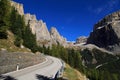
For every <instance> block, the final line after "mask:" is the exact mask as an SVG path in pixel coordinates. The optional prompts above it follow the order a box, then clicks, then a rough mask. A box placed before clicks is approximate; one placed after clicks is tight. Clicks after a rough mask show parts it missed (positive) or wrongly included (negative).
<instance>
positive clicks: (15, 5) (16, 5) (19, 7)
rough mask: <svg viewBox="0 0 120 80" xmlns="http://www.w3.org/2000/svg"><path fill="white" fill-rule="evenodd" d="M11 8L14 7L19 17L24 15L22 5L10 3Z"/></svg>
mask: <svg viewBox="0 0 120 80" xmlns="http://www.w3.org/2000/svg"><path fill="white" fill-rule="evenodd" d="M11 6H14V7H15V9H16V10H17V11H18V13H19V14H20V15H24V9H23V4H20V3H16V2H14V1H11Z"/></svg>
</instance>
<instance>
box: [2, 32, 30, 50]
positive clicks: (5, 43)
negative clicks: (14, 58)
mask: <svg viewBox="0 0 120 80" xmlns="http://www.w3.org/2000/svg"><path fill="white" fill-rule="evenodd" d="M7 33H8V39H0V50H1V49H7V50H8V51H10V52H16V51H17V52H30V50H29V49H27V48H19V47H16V46H15V45H14V40H15V39H14V35H13V34H12V33H11V32H10V31H7Z"/></svg>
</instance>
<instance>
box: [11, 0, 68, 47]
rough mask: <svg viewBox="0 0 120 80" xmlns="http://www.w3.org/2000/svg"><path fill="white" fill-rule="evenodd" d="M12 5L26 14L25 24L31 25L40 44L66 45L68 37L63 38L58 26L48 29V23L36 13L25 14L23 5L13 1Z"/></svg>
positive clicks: (21, 13) (20, 12) (19, 11)
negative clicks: (37, 16) (37, 17)
mask: <svg viewBox="0 0 120 80" xmlns="http://www.w3.org/2000/svg"><path fill="white" fill-rule="evenodd" d="M11 5H12V6H14V7H15V9H16V10H17V11H18V13H19V14H20V15H24V18H25V24H26V25H28V23H29V25H30V28H31V31H32V33H33V34H35V35H36V41H37V43H38V45H40V46H42V45H45V46H51V45H52V44H56V45H57V44H60V45H62V46H66V45H67V42H66V39H65V38H63V37H62V36H61V35H60V34H59V32H58V31H57V29H56V28H54V27H52V28H51V30H50V32H49V31H48V28H47V25H46V23H45V22H43V21H42V20H37V19H36V16H35V15H31V14H29V13H27V14H24V9H23V5H22V4H19V3H16V2H13V1H11Z"/></svg>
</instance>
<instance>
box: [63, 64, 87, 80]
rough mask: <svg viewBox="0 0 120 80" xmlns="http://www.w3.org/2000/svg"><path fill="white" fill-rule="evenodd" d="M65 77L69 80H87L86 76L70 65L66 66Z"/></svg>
mask: <svg viewBox="0 0 120 80" xmlns="http://www.w3.org/2000/svg"><path fill="white" fill-rule="evenodd" d="M63 77H65V78H67V79H68V80H85V77H84V75H82V74H81V73H80V72H79V71H77V70H76V69H73V68H72V67H70V66H69V65H68V64H66V68H65V71H64V74H63Z"/></svg>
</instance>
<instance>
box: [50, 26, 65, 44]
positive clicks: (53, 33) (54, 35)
mask: <svg viewBox="0 0 120 80" xmlns="http://www.w3.org/2000/svg"><path fill="white" fill-rule="evenodd" d="M50 35H51V38H52V40H53V41H54V43H59V44H60V45H63V46H65V45H66V43H67V42H66V39H65V38H64V37H63V36H61V35H60V34H59V32H58V31H57V29H56V28H55V27H51V29H50Z"/></svg>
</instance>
